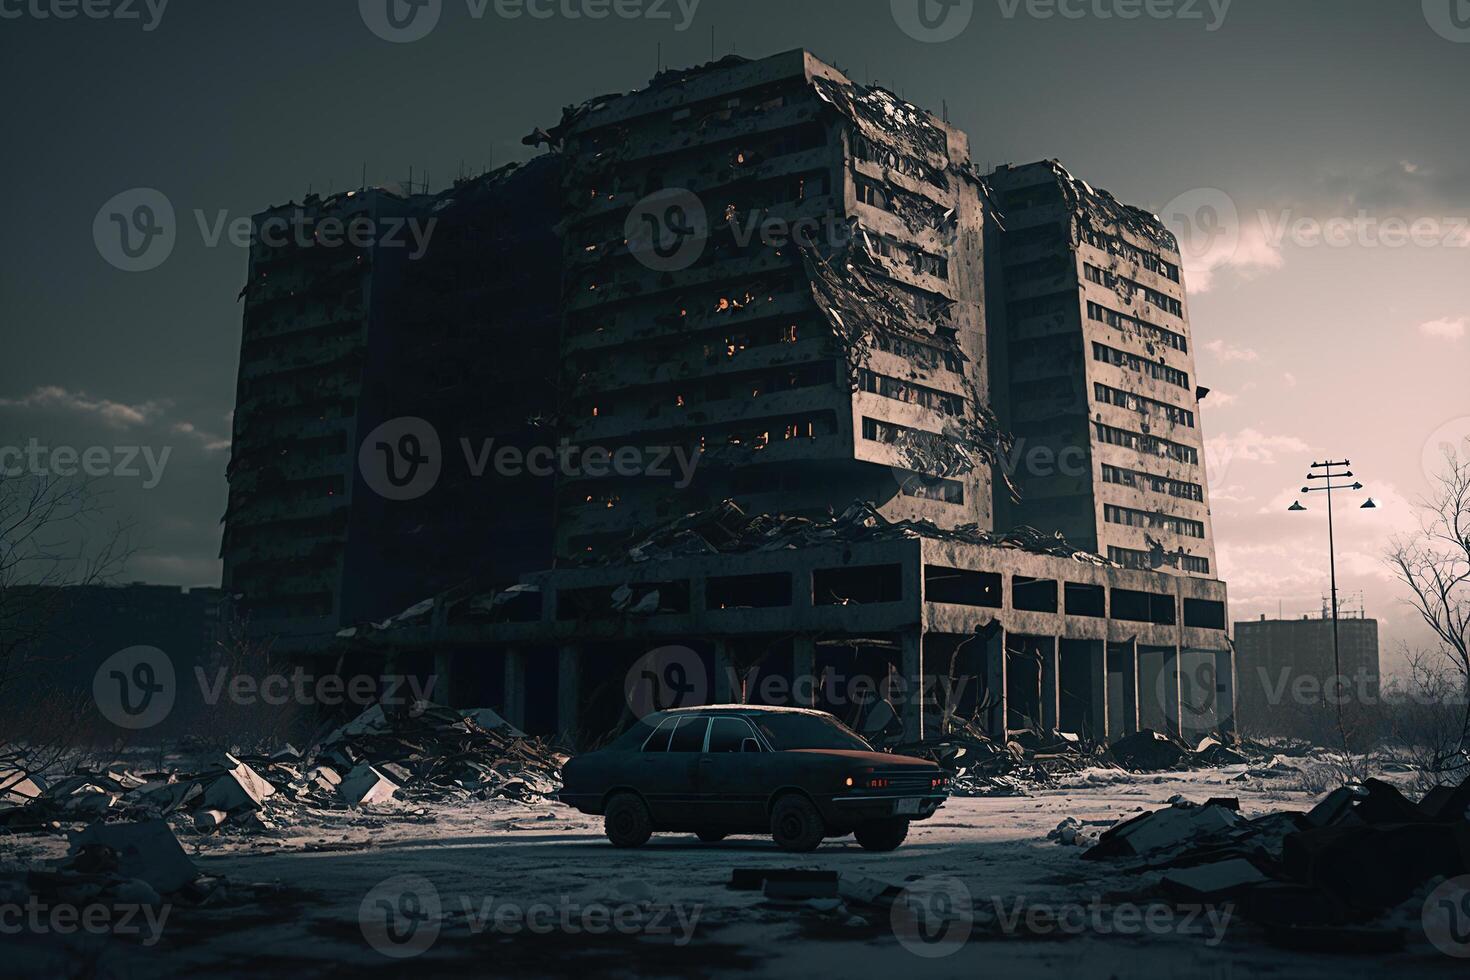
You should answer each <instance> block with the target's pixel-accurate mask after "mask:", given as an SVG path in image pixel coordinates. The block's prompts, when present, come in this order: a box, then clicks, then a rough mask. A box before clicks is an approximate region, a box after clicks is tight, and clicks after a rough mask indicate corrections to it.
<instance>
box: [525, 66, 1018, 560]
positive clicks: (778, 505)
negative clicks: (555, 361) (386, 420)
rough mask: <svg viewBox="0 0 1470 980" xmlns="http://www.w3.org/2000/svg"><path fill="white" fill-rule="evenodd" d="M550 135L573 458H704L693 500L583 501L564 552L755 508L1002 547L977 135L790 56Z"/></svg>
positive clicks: (652, 486)
mask: <svg viewBox="0 0 1470 980" xmlns="http://www.w3.org/2000/svg"><path fill="white" fill-rule="evenodd" d="M547 135H548V138H549V139H550V140H552V141H557V142H559V143H560V145H561V147H562V150H563V153H564V154H565V156H566V159H567V177H566V200H567V202H568V207H569V214H568V215H567V217H566V219H565V221H564V227H565V261H566V277H565V278H566V291H565V306H564V310H563V328H562V329H563V333H562V358H563V368H564V385H565V397H564V403H565V406H566V415H567V432H568V435H569V438H570V440H571V442H572V443H574V444H578V445H582V446H603V447H619V446H627V447H654V446H657V447H677V448H679V449H680V450H682V451H685V452H688V453H691V454H695V455H696V456H697V459H698V465H697V470H696V472H695V474H694V479H693V482H692V483H691V484H690V485H689V486H687V487H678V488H672V487H671V486H670V484H669V481H668V480H658V479H636V478H635V479H629V478H627V477H621V476H616V475H609V476H602V477H582V478H577V477H575V476H574V477H573V478H570V479H566V480H564V481H563V483H562V486H561V488H560V491H559V497H558V502H557V550H558V553H559V554H561V555H564V556H568V557H576V556H583V555H587V554H589V553H590V554H595V553H597V552H598V551H600V550H601V549H602V548H604V547H606V546H609V545H611V544H615V543H618V542H625V541H626V540H627V539H628V537H629V536H630V535H631V534H633V533H635V532H636V531H637V530H639V529H641V528H646V527H648V526H649V525H650V524H653V523H657V522H659V521H662V520H666V519H667V518H669V517H671V516H677V515H679V514H683V513H687V512H689V511H691V510H694V509H698V508H701V507H705V506H709V505H711V504H714V503H717V502H719V501H720V500H723V499H726V498H730V497H734V498H737V499H738V500H739V501H740V503H741V505H742V506H743V507H745V508H746V509H747V510H749V511H753V512H760V511H771V512H778V511H779V512H782V513H788V514H797V515H821V514H825V513H827V512H828V510H829V508H833V507H836V508H839V509H840V508H841V507H842V506H844V505H845V504H846V503H847V502H850V501H851V500H853V499H854V498H863V499H868V500H872V501H873V502H874V503H875V504H876V505H877V507H878V508H879V510H880V511H881V512H882V513H883V514H884V515H885V516H887V517H889V518H893V519H897V518H919V517H922V518H928V519H930V520H933V521H934V522H935V523H936V524H939V525H940V526H956V525H960V524H976V525H979V526H980V527H982V528H989V527H991V525H992V511H991V494H990V471H989V465H988V463H986V461H985V454H986V452H987V451H988V447H989V444H990V443H991V442H992V441H993V439H994V438H995V434H996V433H995V429H994V427H993V425H991V424H990V418H989V409H988V404H987V403H988V397H987V387H988V373H987V365H986V352H985V344H984V319H983V308H982V307H983V301H984V295H983V275H982V269H983V265H982V256H981V251H980V250H981V243H982V226H983V214H982V204H981V195H980V192H979V180H978V178H977V176H976V175H974V174H973V173H972V172H971V171H970V170H969V167H968V157H969V147H968V141H967V139H966V137H965V135H964V134H963V133H962V132H960V131H958V130H956V129H954V128H952V127H950V126H948V125H947V124H946V123H944V122H943V121H941V120H940V119H938V118H937V117H935V116H933V115H931V114H929V113H927V112H925V111H923V110H919V109H916V108H915V107H913V106H911V105H908V104H907V103H904V102H902V101H901V100H899V99H898V98H896V97H895V96H894V95H892V94H891V93H889V92H886V91H884V90H882V89H878V88H867V87H863V86H854V85H853V83H852V82H851V81H850V80H848V79H847V78H846V77H845V76H844V75H842V73H840V72H839V71H837V70H836V69H835V68H833V67H831V66H830V65H827V64H824V63H823V62H821V61H820V60H818V59H817V58H815V57H814V56H812V55H811V54H810V53H808V52H805V51H791V52H787V53H784V54H780V55H775V56H772V57H769V58H764V59H761V60H759V61H747V60H745V59H741V58H737V57H734V56H731V57H729V58H726V59H722V60H721V61H718V62H714V63H711V64H709V65H706V66H703V67H701V68H696V69H690V70H687V71H665V72H662V73H660V74H659V75H657V76H655V77H654V79H653V80H652V82H651V83H650V85H649V86H648V87H647V88H646V89H643V90H640V91H637V92H633V93H630V94H627V95H622V96H612V97H607V98H605V99H600V100H595V101H594V102H593V103H589V104H587V105H583V106H579V107H576V108H575V109H573V110H570V111H569V112H568V113H567V114H566V116H564V118H563V119H562V121H561V123H560V125H559V126H558V127H556V128H555V129H554V130H552V131H551V133H549V134H547ZM681 221H683V222H687V223H688V224H687V226H685V227H678V226H677V223H678V222H681ZM640 222H646V223H648V224H649V226H650V227H651V229H652V230H651V232H650V234H649V239H648V241H647V242H645V243H643V245H642V247H640V243H639V240H638V232H639V229H640V224H639V223H640ZM686 241H687V244H686ZM660 244H662V245H663V246H665V247H666V248H667V251H669V252H673V251H674V250H675V249H676V248H682V249H684V250H685V254H683V255H674V256H672V257H666V256H664V255H660V254H659V252H660V249H659V246H660Z"/></svg>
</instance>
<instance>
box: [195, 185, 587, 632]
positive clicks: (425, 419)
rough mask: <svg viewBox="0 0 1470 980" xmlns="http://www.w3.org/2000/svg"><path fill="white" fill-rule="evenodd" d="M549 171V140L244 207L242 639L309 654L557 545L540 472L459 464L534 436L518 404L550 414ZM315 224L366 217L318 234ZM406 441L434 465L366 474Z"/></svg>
mask: <svg viewBox="0 0 1470 980" xmlns="http://www.w3.org/2000/svg"><path fill="white" fill-rule="evenodd" d="M559 173H560V171H559V167H558V164H557V160H556V158H555V157H554V156H548V157H546V158H543V159H541V160H538V161H535V162H534V164H532V165H530V166H527V167H508V168H503V169H502V170H500V171H496V172H494V173H491V174H487V175H483V176H481V177H476V178H471V179H466V180H461V181H459V182H457V183H456V184H455V185H454V186H453V187H451V188H450V189H448V190H446V191H443V192H441V193H438V194H411V193H403V192H400V191H399V190H398V189H397V188H367V189H364V190H360V191H349V192H344V193H341V194H336V195H333V196H331V197H328V198H325V199H323V198H318V197H308V198H307V199H306V200H305V201H304V202H302V203H300V204H297V203H295V202H292V203H289V204H285V205H281V206H279V207H276V208H271V209H269V210H267V211H264V212H262V213H261V214H259V215H256V216H255V226H256V229H257V234H256V238H255V241H254V243H253V245H252V248H251V253H250V270H249V279H248V282H247V284H246V286H245V288H244V289H243V290H242V293H241V295H242V297H243V298H244V315H243V329H242V342H241V348H240V370H239V381H238V386H237V391H236V408H235V416H234V432H233V442H232V448H231V458H230V463H229V467H228V470H227V475H228V478H229V484H230V492H229V504H228V508H227V510H226V513H225V516H224V524H225V530H224V537H223V541H222V544H221V556H222V557H223V559H224V577H223V582H224V591H225V595H226V597H227V600H228V603H229V608H228V610H227V615H229V616H230V617H231V618H232V619H234V620H238V621H242V622H243V623H245V624H246V626H247V628H248V631H249V633H250V634H252V635H253V636H255V637H259V638H266V637H269V638H272V639H273V640H274V642H275V644H276V645H277V648H278V649H280V650H282V651H284V652H292V653H309V652H314V651H321V650H323V649H324V648H325V647H326V646H328V645H329V644H330V642H331V639H332V637H333V635H334V634H335V633H336V632H337V630H339V629H341V628H342V627H344V626H347V625H350V624H352V623H357V622H362V621H365V620H370V619H380V618H382V617H383V616H385V615H387V614H389V613H390V612H392V611H395V610H397V609H401V608H403V606H404V605H405V604H406V603H408V602H412V601H414V600H415V599H419V598H423V597H424V596H425V595H429V594H432V593H433V592H434V591H436V590H438V589H441V588H445V587H448V585H450V584H453V583H455V582H458V581H462V580H464V579H466V578H470V577H475V578H480V579H484V580H486V581H487V582H497V581H498V582H501V583H504V584H509V583H510V582H513V581H514V580H515V578H516V576H517V575H518V574H519V573H521V572H523V571H528V570H530V569H534V568H540V567H544V566H545V565H546V564H547V563H549V561H550V559H551V552H550V547H549V541H550V527H551V519H552V516H551V510H550V506H549V500H550V494H551V490H550V486H549V481H546V482H547V486H545V487H544V488H543V489H542V491H541V493H540V494H539V496H538V495H536V494H531V495H526V494H525V493H524V491H525V489H526V488H525V487H513V488H512V487H508V486H507V485H505V484H503V483H499V482H497V481H494V480H493V479H488V478H481V477H484V475H485V474H483V473H482V474H475V473H472V472H471V471H470V468H469V465H468V461H469V460H471V459H473V458H474V452H478V448H477V447H478V446H480V445H483V444H485V442H486V441H487V440H495V441H496V442H495V444H497V445H522V444H525V443H528V442H531V441H536V440H540V439H542V438H544V437H542V436H541V435H540V433H539V432H538V431H535V426H534V424H533V422H532V421H530V420H533V419H535V418H537V417H545V416H550V415H551V414H552V413H553V412H554V411H555V401H556V399H555V363H556V341H555V316H556V309H557V306H556V299H555V297H556V290H557V285H558V282H559V278H560V271H559V270H560V246H559V244H558V241H557V238H556V236H555V234H554V232H553V231H552V225H553V222H554V214H555V208H556V197H557V187H558V183H559ZM329 221H330V222H332V223H333V227H335V228H339V229H340V228H350V227H352V226H353V222H362V223H363V227H364V228H366V229H368V234H367V235H366V236H362V237H360V238H359V239H358V241H357V242H356V243H354V242H353V241H352V240H351V239H349V238H346V237H345V236H343V235H342V234H341V232H338V233H337V239H336V240H325V241H324V240H322V238H321V230H322V229H323V228H325V227H327V222H329ZM410 222H412V224H410ZM410 229H411V230H410ZM508 349H513V350H515V351H516V352H517V357H516V358H515V359H509V358H507V357H506V356H505V352H506V351H507V350H508ZM404 420H414V421H412V422H405V421H404ZM370 437H371V441H373V442H381V443H382V446H381V447H380V446H375V445H368V446H366V447H364V443H365V442H368V441H369V440H370ZM405 437H411V438H412V439H413V440H415V441H414V442H413V443H412V444H408V443H404V444H403V445H405V446H408V445H414V446H419V447H421V450H422V451H423V452H424V453H425V454H426V456H425V458H426V459H427V458H428V456H429V455H432V456H433V464H434V465H435V466H436V467H437V468H438V469H437V476H436V478H435V479H434V480H433V481H431V483H430V484H429V485H427V486H425V487H423V488H421V489H420V488H414V489H413V491H412V492H411V493H409V494H407V495H399V496H398V497H397V499H388V498H386V497H385V496H384V494H383V492H382V491H383V489H384V488H383V487H382V486H381V485H378V486H374V485H373V481H370V480H367V479H365V473H371V472H372V471H373V470H374V469H378V468H383V467H386V466H395V467H396V466H398V465H399V464H400V463H401V462H402V461H401V460H399V459H398V458H397V457H396V455H394V454H396V453H397V452H398V451H399V444H400V441H401V440H402V439H403V438H405ZM431 444H432V448H431ZM466 444H468V445H469V446H470V447H471V450H473V451H474V452H470V451H463V450H462V447H463V446H464V445H466ZM379 448H383V450H384V452H385V453H387V454H388V456H387V458H380V457H379V456H378V455H375V454H376V453H377V451H378V449H379ZM384 472H386V470H385V471H384ZM540 501H547V503H544V504H540V503H539V502H540ZM487 541H493V542H495V544H494V546H493V547H487V546H486V544H485V542H487Z"/></svg>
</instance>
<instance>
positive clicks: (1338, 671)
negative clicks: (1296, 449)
mask: <svg viewBox="0 0 1470 980" xmlns="http://www.w3.org/2000/svg"><path fill="white" fill-rule="evenodd" d="M1351 465H1352V461H1351V460H1347V459H1344V460H1330V459H1329V460H1328V461H1327V462H1325V463H1313V464H1312V468H1311V472H1309V473H1308V474H1307V479H1308V480H1323V481H1325V482H1324V483H1322V484H1321V485H1319V486H1318V485H1313V484H1311V483H1308V484H1307V485H1306V486H1304V487H1302V493H1325V494H1327V564H1328V568H1329V569H1330V574H1331V577H1332V669H1333V677H1334V683H1335V685H1336V694H1337V697H1336V702H1337V720H1338V725H1339V727H1341V724H1342V654H1341V652H1340V650H1339V647H1338V641H1337V545H1336V542H1335V540H1334V537H1333V530H1332V492H1333V491H1334V490H1361V489H1363V485H1362V484H1361V483H1356V482H1355V483H1334V482H1333V480H1334V479H1338V480H1345V479H1347V478H1348V477H1350V476H1352V475H1353V471H1352V470H1350V469H1347V467H1348V466H1351ZM1318 470H1322V472H1321V473H1318V472H1317V471H1318ZM1359 506H1360V508H1361V509H1367V510H1371V509H1372V508H1374V507H1377V506H1378V505H1377V504H1376V503H1374V502H1373V498H1372V497H1369V498H1368V499H1367V500H1365V501H1363V503H1362V504H1361V505H1359ZM1286 509H1287V510H1290V511H1299V510H1306V509H1307V508H1305V507H1303V506H1302V504H1301V501H1300V500H1298V501H1294V502H1293V503H1292V505H1291V506H1290V507H1288V508H1286Z"/></svg>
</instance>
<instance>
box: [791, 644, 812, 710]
mask: <svg viewBox="0 0 1470 980" xmlns="http://www.w3.org/2000/svg"><path fill="white" fill-rule="evenodd" d="M816 684H817V643H816V641H815V640H814V639H812V638H811V637H810V636H797V637H795V638H793V639H792V641H791V685H792V687H791V699H792V702H793V703H795V704H797V706H798V707H802V708H810V707H811V706H812V697H813V695H815V693H816V689H817V686H816Z"/></svg>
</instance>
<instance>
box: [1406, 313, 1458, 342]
mask: <svg viewBox="0 0 1470 980" xmlns="http://www.w3.org/2000/svg"><path fill="white" fill-rule="evenodd" d="M1466 321H1470V317H1463V316H1462V317H1456V318H1455V319H1453V320H1451V319H1450V318H1449V317H1447V316H1446V317H1440V318H1439V319H1438V320H1430V321H1428V322H1427V323H1421V324H1419V332H1420V333H1422V334H1424V335H1425V336H1426V337H1435V338H1438V339H1440V340H1459V339H1460V338H1461V337H1463V336H1465V324H1466Z"/></svg>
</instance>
